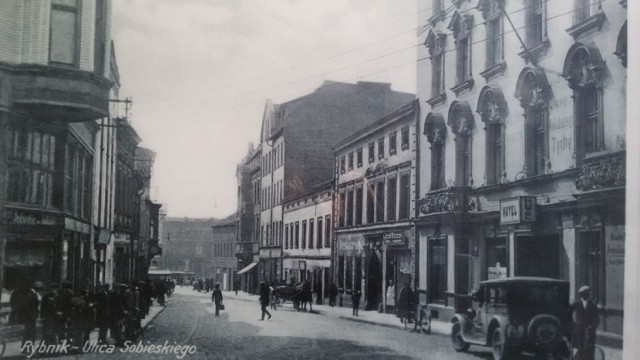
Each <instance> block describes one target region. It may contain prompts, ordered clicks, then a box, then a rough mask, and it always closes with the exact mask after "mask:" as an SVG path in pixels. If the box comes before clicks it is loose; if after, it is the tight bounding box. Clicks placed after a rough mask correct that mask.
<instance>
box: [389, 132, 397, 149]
mask: <svg viewBox="0 0 640 360" xmlns="http://www.w3.org/2000/svg"><path fill="white" fill-rule="evenodd" d="M397 138H398V134H397V133H396V132H395V131H393V132H392V133H391V134H389V155H394V154H395V153H396V139H397Z"/></svg>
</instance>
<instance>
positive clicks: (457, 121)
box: [448, 101, 473, 186]
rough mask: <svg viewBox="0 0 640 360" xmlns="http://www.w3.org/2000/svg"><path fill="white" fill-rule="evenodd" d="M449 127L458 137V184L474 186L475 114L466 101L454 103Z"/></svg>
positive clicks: (450, 110)
mask: <svg viewBox="0 0 640 360" xmlns="http://www.w3.org/2000/svg"><path fill="white" fill-rule="evenodd" d="M448 123H449V126H450V127H451V130H452V131H453V133H454V134H455V135H456V138H455V142H456V184H457V186H472V185H473V179H472V171H471V164H472V163H471V149H472V147H471V140H472V136H471V131H472V129H473V114H472V113H471V107H470V106H469V103H467V102H466V101H454V102H453V103H452V104H451V107H450V109H449V120H448Z"/></svg>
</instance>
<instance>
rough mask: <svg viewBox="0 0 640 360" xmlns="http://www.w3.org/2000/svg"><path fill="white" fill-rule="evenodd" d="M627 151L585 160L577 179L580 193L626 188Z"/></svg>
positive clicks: (577, 187)
mask: <svg viewBox="0 0 640 360" xmlns="http://www.w3.org/2000/svg"><path fill="white" fill-rule="evenodd" d="M625 157H626V151H619V152H616V153H607V154H603V155H598V156H592V157H589V158H586V159H584V162H583V165H582V166H581V167H580V169H579V171H580V173H579V174H578V178H577V179H576V189H578V191H582V192H584V191H593V190H604V189H613V188H619V187H624V186H625V184H626V183H625V179H626V159H625Z"/></svg>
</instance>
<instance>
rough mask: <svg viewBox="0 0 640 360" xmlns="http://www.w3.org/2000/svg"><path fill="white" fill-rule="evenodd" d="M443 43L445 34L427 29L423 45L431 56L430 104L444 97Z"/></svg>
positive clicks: (434, 103) (433, 104) (436, 102)
mask: <svg viewBox="0 0 640 360" xmlns="http://www.w3.org/2000/svg"><path fill="white" fill-rule="evenodd" d="M445 44H446V35H445V34H443V33H440V32H434V31H433V30H430V31H429V34H428V35H427V39H426V41H425V46H426V47H427V48H428V49H429V55H430V57H431V99H429V100H427V102H428V103H429V105H431V106H435V105H436V104H438V103H440V102H443V101H444V100H445V97H446V95H445V91H444V54H445Z"/></svg>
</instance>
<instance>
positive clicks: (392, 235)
mask: <svg viewBox="0 0 640 360" xmlns="http://www.w3.org/2000/svg"><path fill="white" fill-rule="evenodd" d="M382 239H383V240H384V243H385V244H386V245H387V246H389V245H404V244H405V237H404V233H403V232H401V231H394V232H388V233H385V234H383V235H382Z"/></svg>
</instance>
